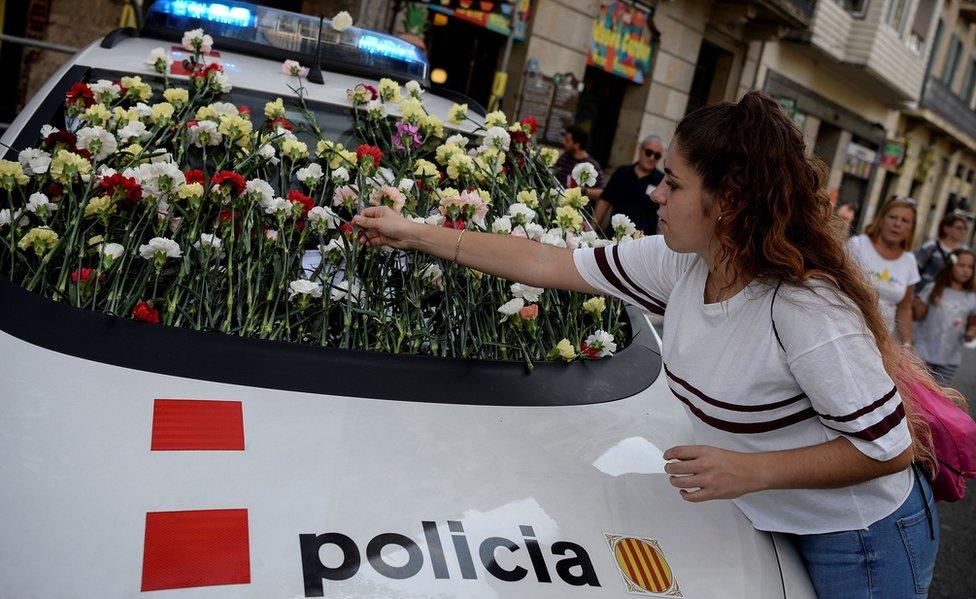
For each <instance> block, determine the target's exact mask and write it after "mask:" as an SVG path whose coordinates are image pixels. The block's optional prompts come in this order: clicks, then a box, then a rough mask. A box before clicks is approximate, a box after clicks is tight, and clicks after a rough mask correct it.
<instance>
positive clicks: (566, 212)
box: [556, 206, 583, 231]
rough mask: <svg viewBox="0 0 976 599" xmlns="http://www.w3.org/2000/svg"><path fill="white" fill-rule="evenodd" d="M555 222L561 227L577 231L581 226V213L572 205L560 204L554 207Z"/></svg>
mask: <svg viewBox="0 0 976 599" xmlns="http://www.w3.org/2000/svg"><path fill="white" fill-rule="evenodd" d="M556 222H557V223H558V224H559V226H560V227H562V228H563V229H570V230H572V231H579V230H581V229H582V227H583V215H582V214H580V211H579V210H577V209H576V208H573V207H572V206H560V207H559V208H556Z"/></svg>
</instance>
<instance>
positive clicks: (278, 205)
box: [260, 198, 291, 216]
mask: <svg viewBox="0 0 976 599" xmlns="http://www.w3.org/2000/svg"><path fill="white" fill-rule="evenodd" d="M260 204H261V207H262V208H264V213H265V214H270V215H272V216H273V215H277V214H287V213H288V212H290V211H291V202H289V201H288V200H286V199H285V198H271V199H270V200H261V202H260Z"/></svg>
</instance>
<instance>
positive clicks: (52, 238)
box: [17, 227, 58, 256]
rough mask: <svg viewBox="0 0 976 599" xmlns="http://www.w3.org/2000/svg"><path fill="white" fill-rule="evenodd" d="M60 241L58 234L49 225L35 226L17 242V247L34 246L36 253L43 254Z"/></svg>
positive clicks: (24, 248) (23, 248)
mask: <svg viewBox="0 0 976 599" xmlns="http://www.w3.org/2000/svg"><path fill="white" fill-rule="evenodd" d="M57 243H58V234H57V233H55V232H54V231H52V230H51V229H49V228H48V227H34V228H33V229H31V230H30V231H28V232H27V233H25V234H24V236H23V237H21V238H20V241H18V242H17V247H19V248H20V249H22V250H26V249H27V248H30V247H33V248H34V253H35V254H37V255H38V256H43V255H44V254H46V253H47V251H48V250H49V249H51V248H53V247H54V246H55V245H57Z"/></svg>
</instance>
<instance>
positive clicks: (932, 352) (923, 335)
mask: <svg viewBox="0 0 976 599" xmlns="http://www.w3.org/2000/svg"><path fill="white" fill-rule="evenodd" d="M974 268H976V255H974V254H973V252H972V251H970V250H967V249H959V250H956V251H954V252H952V253H951V254H949V258H948V260H946V262H945V264H944V265H943V266H942V269H941V270H940V271H939V273H938V274H937V275H936V277H935V280H934V281H933V282H932V283H930V284H929V285H927V286H926V287H925V288H924V289H923V290H922V292H921V293H920V294H919V296H918V297H917V298H916V300H915V302H914V305H913V306H912V307H913V313H914V316H915V320H917V321H920V322H919V324H918V328H917V336H916V339H915V352H916V353H917V354H918V357H919V358H921V359H922V360H923V361H925V364H926V365H927V366H928V367H929V370H931V371H932V375H933V376H934V377H935V380H936V381H938V382H939V384H940V385H948V384H949V383H950V382H952V377H953V376H954V375H955V374H956V368H958V366H959V363H960V362H961V361H962V352H961V348H962V345H963V343H969V342H970V341H973V340H974V339H976V276H974Z"/></svg>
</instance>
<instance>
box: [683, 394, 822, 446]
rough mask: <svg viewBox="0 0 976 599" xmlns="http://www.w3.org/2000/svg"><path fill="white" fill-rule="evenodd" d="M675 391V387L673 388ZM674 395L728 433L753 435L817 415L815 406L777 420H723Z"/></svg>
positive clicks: (700, 417) (704, 418)
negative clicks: (814, 409)
mask: <svg viewBox="0 0 976 599" xmlns="http://www.w3.org/2000/svg"><path fill="white" fill-rule="evenodd" d="M671 392H672V393H674V389H672V390H671ZM674 396H675V397H677V398H678V399H680V400H681V401H682V402H683V403H684V404H685V405H686V406H688V409H689V410H691V413H692V414H694V415H695V416H697V417H698V419H699V420H701V421H702V422H704V423H705V424H707V425H708V426H711V427H712V428H717V429H719V430H722V431H725V432H727V433H736V434H740V435H752V434H756V433H768V432H771V431H775V430H778V429H781V428H786V427H787V426H791V425H793V424H796V423H798V422H803V421H804V420H807V419H809V418H813V417H814V416H816V415H817V413H816V412H814V411H813V408H812V407H811V408H805V409H803V410H800V411H799V412H796V413H795V414H790V415H789V416H784V417H782V418H777V419H776V420H767V421H765V422H730V421H728V420H722V419H720V418H715V417H714V416H709V415H708V414H706V413H705V412H703V411H702V410H701V409H700V408H698V407H697V406H695V404H693V403H691V401H690V400H688V399H687V398H685V397H682V396H681V395H679V394H677V393H674Z"/></svg>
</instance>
